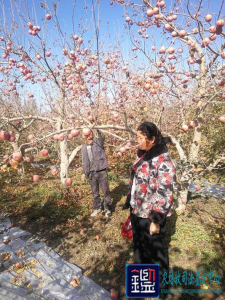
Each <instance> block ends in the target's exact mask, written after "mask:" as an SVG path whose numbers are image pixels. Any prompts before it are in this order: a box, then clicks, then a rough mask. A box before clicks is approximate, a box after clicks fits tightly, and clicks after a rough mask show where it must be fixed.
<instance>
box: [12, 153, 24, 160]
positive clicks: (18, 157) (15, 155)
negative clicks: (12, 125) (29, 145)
mask: <svg viewBox="0 0 225 300" xmlns="http://www.w3.org/2000/svg"><path fill="white" fill-rule="evenodd" d="M12 158H13V160H15V161H18V162H20V161H22V160H23V155H22V153H21V152H19V151H18V152H14V153H13V155H12Z"/></svg>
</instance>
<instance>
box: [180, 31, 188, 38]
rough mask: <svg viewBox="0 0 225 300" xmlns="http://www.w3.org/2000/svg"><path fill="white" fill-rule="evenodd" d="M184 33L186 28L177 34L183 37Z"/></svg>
mask: <svg viewBox="0 0 225 300" xmlns="http://www.w3.org/2000/svg"><path fill="white" fill-rule="evenodd" d="M186 34H187V31H186V30H181V31H180V32H179V36H180V37H184V36H185V35H186Z"/></svg>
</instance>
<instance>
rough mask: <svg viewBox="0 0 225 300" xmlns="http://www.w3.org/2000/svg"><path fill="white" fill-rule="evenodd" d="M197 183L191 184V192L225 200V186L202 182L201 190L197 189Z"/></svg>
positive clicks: (200, 184)
mask: <svg viewBox="0 0 225 300" xmlns="http://www.w3.org/2000/svg"><path fill="white" fill-rule="evenodd" d="M196 186H197V185H196V184H194V183H193V182H192V183H191V184H190V186H189V189H188V190H189V192H191V193H196V194H203V195H208V196H212V197H214V198H216V199H221V200H225V187H223V186H220V185H218V184H216V183H211V182H200V183H199V186H200V190H198V191H197V190H196Z"/></svg>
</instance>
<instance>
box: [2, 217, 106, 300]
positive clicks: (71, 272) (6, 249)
mask: <svg viewBox="0 0 225 300" xmlns="http://www.w3.org/2000/svg"><path fill="white" fill-rule="evenodd" d="M21 299H29V300H36V299H48V300H53V299H54V300H78V299H80V300H85V299H86V300H110V299H111V298H110V295H109V292H108V291H106V290H105V289H103V288H102V287H100V286H99V285H97V284H96V283H94V282H93V281H92V280H91V279H89V278H88V277H85V276H82V271H81V269H80V268H79V267H77V266H76V265H74V264H71V263H69V262H66V261H65V260H64V259H62V258H61V257H60V256H59V255H58V254H57V253H56V252H55V251H53V250H52V249H51V248H49V247H48V246H47V245H46V244H45V243H43V242H40V241H39V240H37V239H35V238H34V237H32V236H31V234H30V233H28V232H26V231H24V230H21V229H20V228H18V227H13V228H10V220H9V218H4V219H1V218H0V300H21Z"/></svg>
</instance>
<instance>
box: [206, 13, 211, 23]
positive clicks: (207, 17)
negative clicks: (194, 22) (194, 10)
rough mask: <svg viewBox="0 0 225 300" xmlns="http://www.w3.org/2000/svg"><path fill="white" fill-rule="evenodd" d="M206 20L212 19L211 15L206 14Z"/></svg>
mask: <svg viewBox="0 0 225 300" xmlns="http://www.w3.org/2000/svg"><path fill="white" fill-rule="evenodd" d="M205 20H206V22H210V21H211V20H212V15H210V14H208V15H206V16H205Z"/></svg>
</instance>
